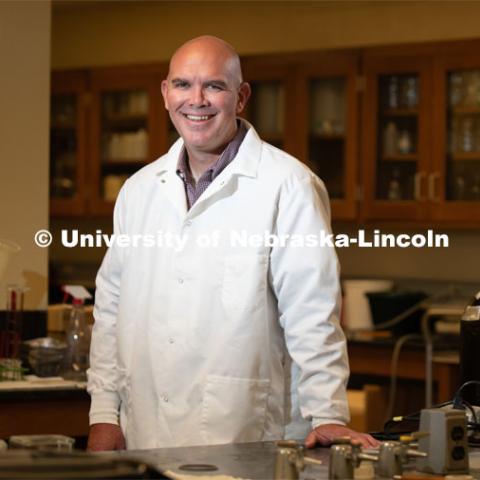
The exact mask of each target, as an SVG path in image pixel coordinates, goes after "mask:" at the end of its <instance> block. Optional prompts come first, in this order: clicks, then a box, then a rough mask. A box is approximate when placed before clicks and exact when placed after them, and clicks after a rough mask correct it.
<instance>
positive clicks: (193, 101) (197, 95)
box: [190, 85, 206, 107]
mask: <svg viewBox="0 0 480 480" xmlns="http://www.w3.org/2000/svg"><path fill="white" fill-rule="evenodd" d="M190 93H191V95H190V105H191V106H192V107H202V106H204V105H205V103H206V99H205V95H204V90H203V88H202V87H201V86H200V85H199V86H194V87H193V88H192V89H191V91H190Z"/></svg>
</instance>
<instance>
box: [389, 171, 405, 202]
mask: <svg viewBox="0 0 480 480" xmlns="http://www.w3.org/2000/svg"><path fill="white" fill-rule="evenodd" d="M387 197H388V199H389V200H393V201H395V200H401V199H402V187H401V185H400V170H399V169H398V168H394V169H393V172H392V178H391V180H390V183H389V184H388V192H387Z"/></svg>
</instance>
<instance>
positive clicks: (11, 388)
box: [0, 337, 459, 438]
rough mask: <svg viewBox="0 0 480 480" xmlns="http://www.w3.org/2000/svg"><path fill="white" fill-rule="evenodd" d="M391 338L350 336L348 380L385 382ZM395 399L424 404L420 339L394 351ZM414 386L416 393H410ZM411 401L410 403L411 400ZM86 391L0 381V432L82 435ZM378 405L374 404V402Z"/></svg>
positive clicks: (451, 372) (440, 391)
mask: <svg viewBox="0 0 480 480" xmlns="http://www.w3.org/2000/svg"><path fill="white" fill-rule="evenodd" d="M393 348H394V340H392V339H378V338H377V339H373V340H372V339H371V338H370V339H365V338H363V339H361V338H358V337H357V338H356V339H350V340H349V342H348V351H349V358H350V369H351V377H350V386H353V387H354V388H362V387H363V385H364V384H378V385H382V384H383V385H385V388H386V389H388V385H389V382H390V374H391V363H392V352H393ZM458 370H459V365H458V354H455V353H454V352H453V353H452V352H445V351H442V352H437V353H436V354H435V356H434V368H433V373H434V375H433V378H434V382H435V384H436V386H437V389H436V397H435V401H436V402H443V401H447V400H450V399H451V398H452V396H453V393H454V392H455V390H456V388H457V381H458ZM397 376H398V380H399V384H398V389H397V392H398V399H399V401H398V402H397V403H396V405H397V406H398V408H399V409H400V410H402V411H400V412H399V414H404V413H408V412H410V411H414V410H417V409H420V408H422V407H423V406H424V393H423V385H424V382H425V352H424V348H422V346H421V345H420V344H405V346H404V348H403V349H402V352H401V353H400V356H399V361H398V368H397ZM412 392H418V395H415V394H412ZM412 402H413V403H412ZM89 408H90V397H89V395H88V393H87V392H86V389H85V384H78V383H75V382H67V381H58V380H56V381H55V380H53V381H39V382H0V438H8V437H9V436H11V435H22V434H48V433H58V434H63V435H68V436H72V437H76V438H78V437H85V436H87V435H88V411H89ZM377 408H378V405H377Z"/></svg>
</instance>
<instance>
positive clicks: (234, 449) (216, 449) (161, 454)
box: [120, 442, 330, 480]
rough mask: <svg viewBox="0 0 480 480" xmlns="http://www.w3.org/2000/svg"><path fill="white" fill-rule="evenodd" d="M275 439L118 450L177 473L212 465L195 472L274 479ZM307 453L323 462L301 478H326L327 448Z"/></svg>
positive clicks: (187, 472)
mask: <svg viewBox="0 0 480 480" xmlns="http://www.w3.org/2000/svg"><path fill="white" fill-rule="evenodd" d="M276 451H277V449H276V446H275V442H254V443H237V444H229V445H212V446H201V447H179V448H162V449H155V450H136V451H135V450H131V451H128V452H121V453H120V455H126V456H129V457H133V458H139V459H141V460H143V461H145V462H149V463H150V464H151V465H153V466H155V467H157V468H160V469H161V470H171V471H174V472H176V473H180V474H188V475H195V472H191V471H182V470H180V469H179V467H180V466H182V465H185V464H209V465H215V466H216V467H217V470H215V471H209V472H198V473H197V474H198V475H202V474H203V475H220V474H221V475H230V476H233V477H240V478H248V479H252V480H256V479H258V480H260V479H273V476H274V465H275V455H276ZM306 452H307V453H306V456H308V457H312V458H315V459H317V460H322V462H323V465H318V466H317V465H309V466H307V467H306V468H305V470H304V471H303V472H302V475H301V478H304V479H307V478H328V456H329V454H330V449H329V448H316V449H313V450H307V451H306Z"/></svg>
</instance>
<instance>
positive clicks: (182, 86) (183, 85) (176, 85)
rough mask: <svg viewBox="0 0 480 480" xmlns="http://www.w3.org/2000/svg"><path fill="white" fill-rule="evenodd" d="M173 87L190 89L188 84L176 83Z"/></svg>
mask: <svg viewBox="0 0 480 480" xmlns="http://www.w3.org/2000/svg"><path fill="white" fill-rule="evenodd" d="M173 86H174V87H175V88H188V82H175V83H174V84H173Z"/></svg>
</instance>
